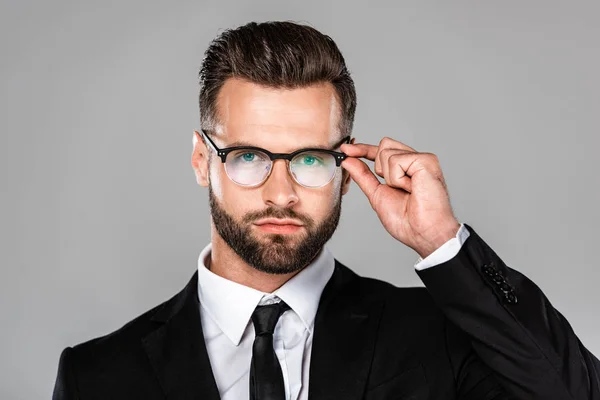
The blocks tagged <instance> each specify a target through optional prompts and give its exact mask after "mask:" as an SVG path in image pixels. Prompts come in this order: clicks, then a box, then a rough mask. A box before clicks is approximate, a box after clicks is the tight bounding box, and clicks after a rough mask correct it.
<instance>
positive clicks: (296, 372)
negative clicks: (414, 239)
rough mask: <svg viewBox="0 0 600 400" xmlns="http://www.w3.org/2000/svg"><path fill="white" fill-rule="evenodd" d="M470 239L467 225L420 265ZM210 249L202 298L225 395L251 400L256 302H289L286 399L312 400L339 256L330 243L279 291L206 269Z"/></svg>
mask: <svg viewBox="0 0 600 400" xmlns="http://www.w3.org/2000/svg"><path fill="white" fill-rule="evenodd" d="M468 237H469V232H468V230H467V229H466V228H465V227H464V225H461V227H460V229H459V230H458V232H457V234H456V237H454V238H452V239H450V240H449V241H448V242H446V243H445V244H444V245H442V246H441V247H440V248H439V249H437V250H436V251H435V252H433V253H432V254H430V255H429V256H428V257H426V258H425V259H424V260H423V259H421V258H420V257H419V260H418V261H417V263H416V264H415V268H416V269H417V270H423V269H425V268H429V267H432V266H435V265H438V264H441V263H443V262H445V261H448V260H450V259H451V258H453V257H454V256H455V255H456V254H458V251H459V250H460V248H461V246H462V245H463V243H464V242H465V240H466V239H467V238H468ZM210 251H211V245H210V244H208V245H207V246H206V247H205V248H204V249H203V250H202V252H201V253H200V256H199V257H198V298H199V300H200V319H201V322H202V330H203V333H204V342H205V344H206V350H207V352H208V356H209V359H210V365H211V368H212V371H213V374H214V377H215V381H216V383H217V388H218V390H219V394H220V396H221V399H222V400H244V399H248V398H249V388H250V383H249V375H250V360H251V358H252V344H253V343H254V325H253V324H252V322H251V319H250V317H251V316H252V313H253V312H254V309H255V308H256V306H258V305H267V304H272V303H275V302H279V301H281V300H283V301H285V302H286V303H287V304H288V305H289V306H290V308H291V310H289V311H287V312H285V313H284V314H283V315H282V316H281V318H280V319H279V321H278V323H277V326H276V327H275V332H274V334H273V346H274V348H275V353H276V355H277V358H278V359H279V363H280V364H281V370H282V372H283V380H284V386H285V398H286V400H306V399H307V398H308V380H309V379H308V372H309V366H310V355H311V349H312V341H313V327H314V320H315V316H316V314H317V308H318V305H319V300H320V298H321V293H322V292H323V289H324V288H325V285H326V284H327V282H328V281H329V279H330V278H331V276H332V274H333V270H334V265H335V260H334V257H333V254H332V253H331V252H330V251H329V249H328V248H327V247H324V248H323V250H322V251H321V252H320V253H319V254H318V255H317V257H316V258H315V259H314V260H313V262H312V263H311V264H309V265H308V266H307V267H306V268H304V269H303V270H302V271H300V272H299V273H298V274H296V275H295V276H294V277H293V278H292V279H290V280H289V281H287V282H286V283H285V284H284V285H283V286H281V287H280V288H279V289H277V290H276V291H274V292H273V293H263V292H261V291H258V290H255V289H252V288H250V287H247V286H244V285H241V284H239V283H236V282H233V281H230V280H227V279H225V278H222V277H220V276H218V275H216V274H214V273H213V272H211V271H210V270H209V269H208V268H206V265H207V262H206V261H207V260H208V257H210Z"/></svg>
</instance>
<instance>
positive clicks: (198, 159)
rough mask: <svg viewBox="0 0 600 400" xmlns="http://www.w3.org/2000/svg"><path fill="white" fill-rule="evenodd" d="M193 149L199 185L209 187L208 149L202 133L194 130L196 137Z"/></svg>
mask: <svg viewBox="0 0 600 400" xmlns="http://www.w3.org/2000/svg"><path fill="white" fill-rule="evenodd" d="M192 143H193V150H192V168H193V169H194V174H195V175H196V182H198V185H200V186H204V187H207V186H208V149H207V148H206V144H205V143H204V140H203V138H202V135H200V133H198V132H197V131H194V137H193V138H192Z"/></svg>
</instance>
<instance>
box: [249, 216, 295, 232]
mask: <svg viewBox="0 0 600 400" xmlns="http://www.w3.org/2000/svg"><path fill="white" fill-rule="evenodd" d="M254 225H256V226H257V227H258V229H260V230H261V231H263V232H267V233H278V234H289V233H294V232H297V231H299V230H300V229H302V226H303V225H302V224H301V223H299V222H298V221H295V220H292V219H275V218H268V219H261V220H260V221H257V222H255V223H254Z"/></svg>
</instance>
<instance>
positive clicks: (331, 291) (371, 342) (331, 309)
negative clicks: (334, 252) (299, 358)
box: [308, 260, 383, 400]
mask: <svg viewBox="0 0 600 400" xmlns="http://www.w3.org/2000/svg"><path fill="white" fill-rule="evenodd" d="M359 281H360V279H359V277H358V275H356V274H355V273H354V272H352V271H351V270H350V269H348V268H347V267H345V266H344V265H342V264H341V263H339V262H338V261H337V260H336V264H335V271H334V273H333V276H332V277H331V279H330V280H329V282H328V283H327V285H326V286H325V289H324V290H323V294H322V296H321V300H320V302H319V309H318V311H317V315H316V318H315V327H314V338H313V347H312V352H311V361H310V378H309V385H308V390H309V395H308V398H309V400H326V399H327V400H328V399H331V400H333V399H336V400H337V399H344V400H353V399H362V398H363V394H364V390H365V385H366V382H367V379H368V375H369V369H370V367H371V362H372V358H373V350H374V346H375V339H376V335H377V328H378V325H379V319H380V318H381V311H382V309H383V307H382V306H383V301H382V299H381V298H367V297H365V296H363V295H362V293H361V292H360V287H359V285H358V284H359Z"/></svg>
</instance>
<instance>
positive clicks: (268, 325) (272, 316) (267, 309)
mask: <svg viewBox="0 0 600 400" xmlns="http://www.w3.org/2000/svg"><path fill="white" fill-rule="evenodd" d="M289 309H290V306H288V305H287V304H286V303H285V302H284V301H283V300H282V301H280V302H279V303H275V304H269V305H268V306H257V307H256V309H254V312H253V313H252V322H253V323H254V330H255V331H256V336H260V335H264V334H271V335H272V334H273V332H274V331H275V325H277V321H278V320H279V317H281V315H282V314H283V313H284V312H286V311H287V310H289Z"/></svg>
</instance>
